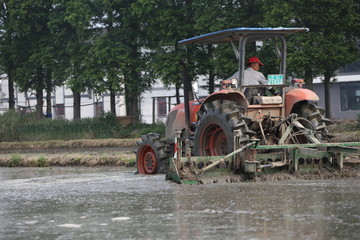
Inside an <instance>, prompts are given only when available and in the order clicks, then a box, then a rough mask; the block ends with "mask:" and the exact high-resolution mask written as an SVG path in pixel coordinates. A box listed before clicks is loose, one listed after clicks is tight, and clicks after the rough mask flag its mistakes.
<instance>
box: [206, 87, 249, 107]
mask: <svg viewBox="0 0 360 240" xmlns="http://www.w3.org/2000/svg"><path fill="white" fill-rule="evenodd" d="M215 100H230V101H234V102H236V103H237V104H238V105H239V106H242V107H244V108H247V107H248V105H249V103H248V101H247V100H246V98H245V95H244V94H243V93H242V92H240V91H238V90H221V91H218V92H215V93H213V94H211V95H210V96H208V97H207V98H205V99H204V101H203V102H202V104H201V107H200V108H202V106H203V105H204V104H205V103H208V102H213V101H215Z"/></svg>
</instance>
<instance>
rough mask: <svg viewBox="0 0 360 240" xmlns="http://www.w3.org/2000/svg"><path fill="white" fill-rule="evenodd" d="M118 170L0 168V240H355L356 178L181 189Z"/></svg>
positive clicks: (359, 212) (359, 186)
mask: <svg viewBox="0 0 360 240" xmlns="http://www.w3.org/2000/svg"><path fill="white" fill-rule="evenodd" d="M134 171H135V170H133V169H131V170H129V168H119V167H106V168H105V167H96V168H95V167H92V168H90V167H88V168H86V167H53V168H49V167H48V168H0V239H357V238H358V236H360V204H359V199H360V179H359V178H347V179H340V180H287V181H272V182H242V183H228V184H208V185H192V186H189V185H178V184H175V183H172V182H169V181H165V180H164V178H165V177H164V175H155V176H143V175H136V174H134Z"/></svg>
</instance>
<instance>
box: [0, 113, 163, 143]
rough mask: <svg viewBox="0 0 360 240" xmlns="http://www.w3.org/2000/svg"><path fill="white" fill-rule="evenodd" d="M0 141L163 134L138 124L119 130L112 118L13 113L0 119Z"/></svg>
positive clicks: (156, 126)
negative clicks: (74, 117) (74, 118)
mask: <svg viewBox="0 0 360 240" xmlns="http://www.w3.org/2000/svg"><path fill="white" fill-rule="evenodd" d="M0 130H1V131H0V141H2V142H5V141H6V142H11V141H41V140H44V141H46V140H70V139H104V138H138V137H140V136H141V135H144V134H147V133H149V132H156V133H159V134H164V131H165V126H164V124H162V123H158V124H137V125H134V126H122V125H120V123H119V122H118V119H117V118H116V116H115V115H114V114H111V113H107V114H104V115H102V116H101V117H97V118H85V119H80V120H74V121H70V120H63V119H59V120H52V119H41V120H38V119H37V118H36V116H35V115H34V114H25V115H21V114H19V113H17V112H14V111H9V112H6V113H5V114H3V115H1V116H0Z"/></svg>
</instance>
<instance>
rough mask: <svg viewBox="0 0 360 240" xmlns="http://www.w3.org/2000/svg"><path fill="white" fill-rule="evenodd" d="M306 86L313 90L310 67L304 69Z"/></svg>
mask: <svg viewBox="0 0 360 240" xmlns="http://www.w3.org/2000/svg"><path fill="white" fill-rule="evenodd" d="M304 81H305V83H306V85H305V86H306V88H307V89H310V90H313V73H312V70H311V69H308V70H305V79H304Z"/></svg>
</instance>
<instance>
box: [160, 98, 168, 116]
mask: <svg viewBox="0 0 360 240" xmlns="http://www.w3.org/2000/svg"><path fill="white" fill-rule="evenodd" d="M166 114H167V111H166V98H165V97H159V98H158V115H159V116H166Z"/></svg>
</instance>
